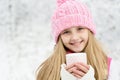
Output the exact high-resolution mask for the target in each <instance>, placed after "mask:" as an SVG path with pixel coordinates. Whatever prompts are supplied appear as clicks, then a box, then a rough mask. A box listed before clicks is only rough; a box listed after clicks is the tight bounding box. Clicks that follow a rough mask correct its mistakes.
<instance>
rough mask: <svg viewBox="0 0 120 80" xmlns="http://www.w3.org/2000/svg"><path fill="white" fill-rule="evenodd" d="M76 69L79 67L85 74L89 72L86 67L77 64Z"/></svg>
mask: <svg viewBox="0 0 120 80" xmlns="http://www.w3.org/2000/svg"><path fill="white" fill-rule="evenodd" d="M75 67H77V69H78V70H80V71H83V72H85V73H87V72H88V70H89V69H88V68H87V67H85V66H84V65H82V64H81V63H76V64H75Z"/></svg>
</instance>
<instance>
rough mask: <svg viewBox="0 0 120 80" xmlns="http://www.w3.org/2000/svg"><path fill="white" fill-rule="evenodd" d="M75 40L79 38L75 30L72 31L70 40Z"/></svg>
mask: <svg viewBox="0 0 120 80" xmlns="http://www.w3.org/2000/svg"><path fill="white" fill-rule="evenodd" d="M77 40H79V34H78V33H77V32H74V33H72V35H71V41H77Z"/></svg>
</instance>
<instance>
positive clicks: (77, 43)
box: [70, 40, 83, 46]
mask: <svg viewBox="0 0 120 80" xmlns="http://www.w3.org/2000/svg"><path fill="white" fill-rule="evenodd" d="M82 42H83V40H81V41H78V42H73V43H70V44H71V45H72V46H80V45H81V43H82Z"/></svg>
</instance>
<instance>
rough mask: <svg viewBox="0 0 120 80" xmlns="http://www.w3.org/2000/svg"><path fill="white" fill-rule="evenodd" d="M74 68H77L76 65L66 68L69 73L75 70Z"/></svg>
mask: <svg viewBox="0 0 120 80" xmlns="http://www.w3.org/2000/svg"><path fill="white" fill-rule="evenodd" d="M76 69H77V68H76V67H72V68H69V69H67V71H68V72H69V73H73V71H74V70H76Z"/></svg>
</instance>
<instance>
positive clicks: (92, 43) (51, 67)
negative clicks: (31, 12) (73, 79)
mask: <svg viewBox="0 0 120 80" xmlns="http://www.w3.org/2000/svg"><path fill="white" fill-rule="evenodd" d="M88 34H89V40H88V43H87V46H86V47H85V49H84V52H86V53H87V59H88V60H87V61H88V64H90V65H91V66H92V67H93V68H94V70H95V78H96V80H104V79H106V78H107V75H108V73H107V72H108V71H107V56H106V55H105V52H104V51H103V49H102V48H101V46H100V45H99V44H98V42H97V40H96V39H95V37H94V35H93V34H92V33H91V32H90V31H89V33H88ZM65 54H66V50H65V48H64V45H63V43H62V40H61V38H60V37H59V39H58V43H57V44H56V46H55V49H54V52H53V54H52V55H51V56H50V57H49V58H48V59H47V60H45V61H44V62H43V63H42V64H41V65H40V67H39V68H38V70H37V80H60V69H61V68H60V66H61V64H62V63H65Z"/></svg>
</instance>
